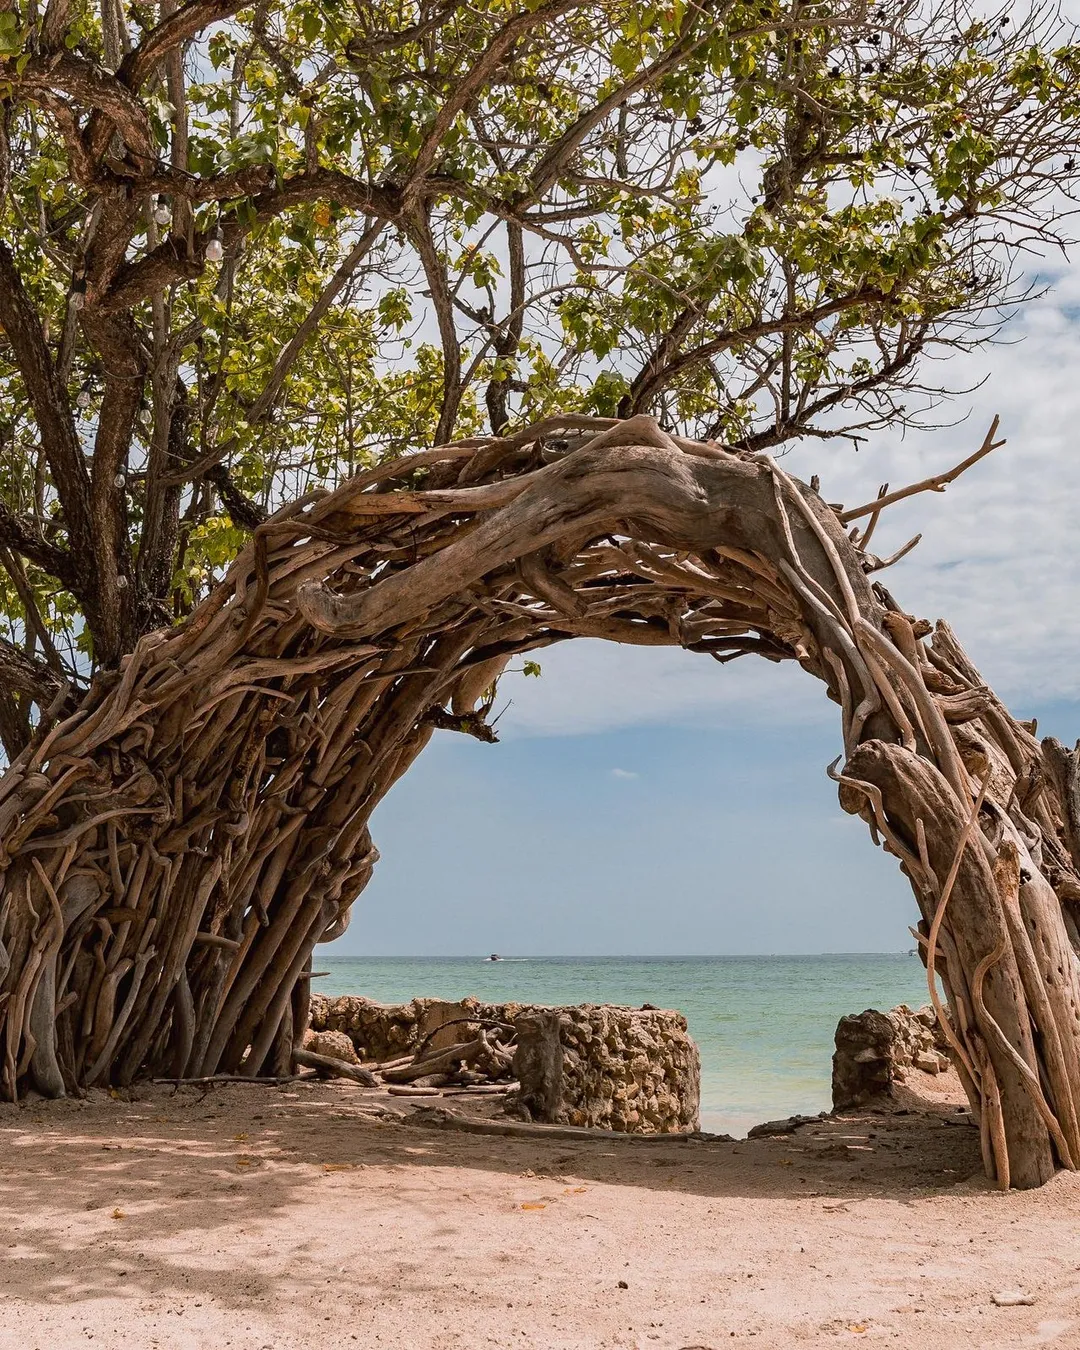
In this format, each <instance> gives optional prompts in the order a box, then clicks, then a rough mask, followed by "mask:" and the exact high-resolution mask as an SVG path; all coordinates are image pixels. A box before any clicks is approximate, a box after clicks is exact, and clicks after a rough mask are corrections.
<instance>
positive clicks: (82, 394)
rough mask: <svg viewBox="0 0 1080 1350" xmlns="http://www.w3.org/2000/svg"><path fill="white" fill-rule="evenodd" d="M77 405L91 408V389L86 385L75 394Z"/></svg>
mask: <svg viewBox="0 0 1080 1350" xmlns="http://www.w3.org/2000/svg"><path fill="white" fill-rule="evenodd" d="M75 406H76V407H77V408H89V406H90V390H89V389H87V388H86V387H85V386H84V387H83V388H82V389H80V390H79V392H78V393H77V394H76V395H75Z"/></svg>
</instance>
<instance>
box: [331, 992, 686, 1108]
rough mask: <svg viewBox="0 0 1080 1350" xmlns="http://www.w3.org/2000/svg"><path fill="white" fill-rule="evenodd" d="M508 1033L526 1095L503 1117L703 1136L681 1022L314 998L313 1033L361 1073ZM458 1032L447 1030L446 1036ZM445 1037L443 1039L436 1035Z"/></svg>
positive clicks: (643, 1015) (597, 1009)
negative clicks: (476, 1037)
mask: <svg viewBox="0 0 1080 1350" xmlns="http://www.w3.org/2000/svg"><path fill="white" fill-rule="evenodd" d="M472 1019H476V1023H475V1024H476V1025H482V1024H483V1022H484V1021H494V1022H499V1023H502V1024H504V1025H512V1026H514V1027H515V1029H516V1030H517V1033H518V1037H517V1043H518V1050H517V1053H516V1055H515V1060H514V1068H515V1072H516V1074H517V1076H518V1079H519V1082H520V1085H521V1086H520V1090H519V1092H518V1093H517V1094H515V1096H514V1097H513V1098H512V1100H511V1101H510V1102H508V1106H507V1109H508V1110H514V1111H515V1112H516V1113H517V1114H519V1115H522V1116H524V1117H525V1118H527V1119H531V1120H541V1121H547V1122H551V1123H557V1124H564V1125H586V1126H592V1127H595V1128H599V1129H606V1130H618V1131H621V1132H626V1133H634V1134H677V1133H687V1132H690V1131H693V1130H696V1129H697V1128H698V1110H699V1102H700V1096H701V1070H700V1059H699V1055H698V1049H697V1046H696V1045H695V1044H694V1042H693V1041H692V1040H691V1038H690V1035H689V1033H688V1031H687V1027H686V1018H685V1017H683V1016H682V1014H681V1013H677V1012H668V1011H664V1010H661V1009H657V1008H640V1009H638V1008H617V1007H612V1006H610V1005H607V1004H597V1005H592V1004H586V1005H582V1006H580V1007H568V1008H546V1007H537V1006H531V1005H527V1004H521V1003H499V1004H496V1003H481V1002H480V1001H479V1000H478V999H475V998H468V999H463V1000H461V1002H459V1003H448V1002H445V1001H444V1000H441V999H425V998H416V999H413V1000H412V1002H411V1003H402V1004H383V1003H374V1002H372V1001H371V1000H370V999H366V998H361V997H358V996H356V995H344V996H342V997H340V998H327V997H326V996H325V995H318V994H315V995H312V999H311V1029H312V1030H313V1031H315V1032H319V1033H321V1032H343V1033H344V1034H345V1035H346V1036H348V1038H349V1040H350V1042H351V1043H352V1045H353V1047H354V1049H355V1051H356V1054H357V1057H358V1059H359V1060H360V1062H361V1063H365V1064H373V1063H385V1062H386V1061H388V1060H393V1059H398V1058H400V1057H401V1056H403V1055H408V1054H411V1053H413V1052H415V1051H416V1050H417V1049H418V1047H419V1046H420V1044H421V1042H423V1041H424V1040H426V1039H428V1038H430V1040H429V1042H428V1043H429V1044H431V1045H434V1046H438V1044H439V1040H440V1038H445V1039H446V1041H447V1044H450V1043H452V1042H453V1041H456V1040H461V1039H463V1038H464V1035H465V1034H466V1033H467V1032H468V1027H469V1022H470V1021H471V1020H472ZM451 1026H452V1027H453V1030H452V1031H451V1030H450V1027H451ZM442 1027H446V1028H447V1029H446V1031H445V1032H444V1031H440V1028H442Z"/></svg>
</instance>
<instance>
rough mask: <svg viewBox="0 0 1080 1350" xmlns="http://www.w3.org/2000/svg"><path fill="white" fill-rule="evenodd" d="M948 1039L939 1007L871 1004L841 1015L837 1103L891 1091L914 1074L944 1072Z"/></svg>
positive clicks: (861, 1101) (842, 1105) (860, 1101)
mask: <svg viewBox="0 0 1080 1350" xmlns="http://www.w3.org/2000/svg"><path fill="white" fill-rule="evenodd" d="M946 1051H947V1043H946V1041H945V1037H944V1035H943V1034H942V1031H941V1028H940V1027H939V1026H938V1023H937V1018H936V1017H935V1016H934V1010H933V1008H930V1007H926V1008H919V1009H918V1010H917V1011H913V1010H912V1009H911V1008H909V1007H908V1006H907V1005H906V1004H904V1003H901V1005H900V1006H899V1007H898V1008H893V1009H892V1010H891V1011H890V1012H878V1011H877V1010H876V1009H875V1008H868V1009H867V1010H866V1011H865V1012H862V1013H852V1014H850V1015H849V1016H847V1017H841V1019H840V1021H839V1023H838V1025H837V1028H836V1053H835V1054H834V1055H833V1072H832V1097H833V1109H834V1110H836V1111H848V1110H851V1109H852V1108H854V1107H858V1106H863V1105H865V1103H867V1102H869V1101H872V1100H873V1099H874V1098H875V1097H883V1096H885V1097H887V1096H889V1095H891V1093H892V1091H893V1088H894V1087H895V1085H896V1084H897V1083H903V1082H904V1081H905V1080H906V1079H907V1078H908V1076H909V1075H911V1074H919V1073H928V1074H938V1073H943V1072H944V1071H945V1070H946V1069H948V1068H949V1067H950V1061H949V1057H948V1054H947V1053H946Z"/></svg>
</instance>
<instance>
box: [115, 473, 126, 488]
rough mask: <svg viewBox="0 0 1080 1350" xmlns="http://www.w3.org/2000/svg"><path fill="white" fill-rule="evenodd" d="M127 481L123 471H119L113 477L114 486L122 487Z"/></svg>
mask: <svg viewBox="0 0 1080 1350" xmlns="http://www.w3.org/2000/svg"><path fill="white" fill-rule="evenodd" d="M126 482H127V479H126V478H125V477H124V475H123V474H122V473H118V474H117V475H116V477H115V478H114V479H113V487H118V488H122V487H123V486H124V484H125V483H126Z"/></svg>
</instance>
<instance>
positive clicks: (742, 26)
mask: <svg viewBox="0 0 1080 1350" xmlns="http://www.w3.org/2000/svg"><path fill="white" fill-rule="evenodd" d="M1078 76H1080V48H1078V47H1077V46H1075V45H1074V43H1073V40H1072V34H1071V32H1070V31H1067V30H1066V29H1064V28H1063V27H1062V26H1061V24H1060V22H1059V21H1058V20H1057V18H1056V17H1055V16H1054V14H1053V13H1052V12H1050V11H1039V10H1036V11H1034V12H1031V11H1025V13H1024V14H1023V15H1021V14H1019V13H1017V14H1015V15H1014V14H1011V13H1009V12H1000V13H998V14H996V15H993V16H986V15H984V14H980V13H977V12H976V11H975V10H974V9H969V8H967V7H965V6H964V5H962V4H957V5H937V6H936V7H933V8H928V7H927V6H925V5H916V4H915V3H907V4H901V5H896V6H881V7H877V6H870V5H866V4H864V3H860V2H858V0H851V2H850V3H849V2H847V0H826V2H823V3H806V2H805V0H754V2H753V3H743V2H741V0H740V2H739V3H733V2H731V0H703V2H702V3H698V4H687V3H684V2H683V0H672V3H670V4H657V5H648V4H644V5H643V4H641V3H637V0H635V2H634V3H623V0H541V2H540V3H536V0H529V2H528V3H525V4H515V3H513V0H472V2H471V3H464V2H463V0H439V2H438V3H431V2H430V0H421V2H420V3H415V4H414V3H397V2H395V3H379V4H366V3H365V4H361V3H355V4H353V5H349V4H346V3H342V0H291V2H289V3H277V4H270V3H265V2H264V3H259V4H258V5H256V6H254V7H252V6H250V5H241V4H238V3H234V0H187V3H184V4H180V5H177V4H175V3H174V2H173V0H159V3H157V4H153V3H150V4H144V3H137V2H136V0H133V3H132V4H131V5H130V6H129V7H128V8H127V9H125V8H124V7H123V6H122V5H121V4H120V0H100V6H93V5H90V4H86V3H84V2H83V0H48V3H47V4H46V5H45V6H44V7H43V8H42V7H41V6H39V5H37V4H35V3H34V0H24V3H20V4H17V5H13V6H12V7H11V8H8V9H5V10H3V11H2V12H0V97H2V99H3V114H2V124H0V131H2V135H0V188H2V192H3V198H2V212H3V215H2V222H3V223H2V230H0V235H2V240H3V242H0V326H2V329H3V333H2V336H0V400H2V402H0V613H2V615H3V618H4V621H5V624H6V630H5V631H6V634H7V636H6V638H0V673H2V675H3V676H4V686H5V687H4V688H2V689H0V737H2V739H3V743H4V746H5V748H6V750H7V751H8V753H9V754H12V753H14V752H16V751H17V750H18V749H19V748H20V747H21V746H22V745H23V744H25V743H26V741H27V739H28V738H29V737H30V736H31V734H32V730H33V725H34V720H35V717H36V715H37V710H39V709H41V708H42V707H44V706H46V705H48V703H49V702H50V700H63V699H65V698H67V699H70V698H71V697H73V696H74V695H76V694H77V693H78V691H79V690H80V689H81V688H84V687H85V686H86V684H87V682H88V681H89V680H90V679H91V678H92V677H93V675H94V672H95V671H97V670H107V669H110V668H115V667H116V666H117V665H118V664H119V662H120V661H121V659H122V657H123V656H124V654H125V653H127V652H129V651H130V650H131V649H132V648H133V646H134V643H135V642H136V641H137V639H138V638H139V637H140V636H141V635H142V634H143V633H145V632H147V631H149V630H151V629H153V628H156V627H160V626H162V625H167V624H170V623H173V622H175V621H176V620H177V619H178V618H181V617H183V616H184V615H186V614H187V613H189V612H190V611H191V609H192V607H193V606H194V605H195V604H197V603H198V602H199V600H200V599H202V598H204V597H205V596H206V595H207V594H208V592H209V589H210V588H211V586H212V585H213V584H214V582H215V580H216V579H217V578H218V577H219V576H220V575H221V573H222V570H223V568H224V567H225V566H226V565H227V564H228V562H230V561H231V560H232V558H233V557H234V556H235V555H236V553H237V551H238V550H239V548H240V546H241V544H242V543H243V541H244V538H245V537H246V534H247V532H249V531H250V530H251V529H252V528H253V527H255V526H257V525H258V524H259V523H260V522H261V521H262V520H263V519H264V518H265V517H266V515H267V513H268V512H272V511H274V510H275V509H277V508H279V507H280V506H281V505H283V504H284V503H286V502H288V501H289V500H291V499H294V498H296V497H300V496H302V495H303V494H305V493H307V492H311V491H314V490H318V489H321V488H326V487H333V486H335V485H336V484H337V483H339V482H340V481H342V480H343V479H344V478H346V477H348V476H349V475H351V474H352V473H354V472H355V471H356V470H357V469H359V468H361V467H363V466H365V465H368V464H370V463H371V462H372V461H373V460H376V459H379V458H382V457H384V456H387V455H398V454H401V453H402V452H406V451H409V450H411V449H413V448H416V447H421V446H430V445H433V444H440V443H446V442H449V441H452V440H454V439H455V438H458V439H460V438H476V437H482V436H484V435H486V434H491V433H496V432H506V431H507V430H512V429H513V428H514V427H515V426H518V425H523V424H527V423H533V422H535V421H537V420H538V419H541V418H544V417H546V416H549V415H551V414H554V413H567V414H570V413H584V414H590V415H594V416H605V417H610V416H629V415H632V414H636V413H642V412H644V413H649V414H651V415H653V416H655V417H656V418H657V419H658V421H659V422H660V424H661V425H662V426H664V427H666V428H667V429H669V430H671V431H679V432H683V433H685V434H689V435H693V436H695V437H698V438H701V439H704V440H713V441H717V442H719V443H721V444H722V445H725V446H729V447H734V448H738V449H741V450H744V451H746V452H754V451H764V450H775V449H776V448H777V447H782V446H783V445H785V444H786V443H788V442H790V441H791V440H792V439H794V438H798V437H803V436H816V437H822V438H838V437H839V438H845V437H846V438H848V439H849V440H850V439H857V438H859V437H861V436H865V435H867V434H868V433H869V432H870V431H872V430H873V429H874V428H877V427H881V426H883V425H887V424H893V425H895V424H896V423H897V422H907V421H912V420H917V419H918V418H919V417H920V416H922V415H923V414H925V413H926V412H927V411H928V409H930V408H931V407H932V406H933V403H934V399H935V396H936V391H935V388H934V386H933V382H932V380H930V378H929V376H928V375H927V372H926V366H925V359H924V358H926V357H927V356H929V355H932V354H934V352H935V351H936V350H939V349H941V348H943V347H944V348H948V347H952V346H957V345H959V346H964V345H967V344H972V343H976V342H979V341H981V340H983V339H984V338H985V337H986V336H987V335H988V334H989V333H991V332H992V331H993V330H994V328H995V326H996V324H997V323H998V322H999V321H1000V319H1001V317H1002V316H1003V315H1004V314H1005V313H1007V312H1008V309H1009V307H1010V306H1011V305H1013V304H1015V303H1016V302H1018V301H1019V300H1021V299H1022V298H1023V296H1024V294H1025V290H1024V286H1025V282H1024V280H1023V276H1022V268H1021V264H1022V262H1023V261H1024V259H1025V256H1026V255H1027V254H1030V252H1032V251H1033V250H1034V251H1036V252H1037V251H1039V250H1040V249H1042V248H1044V247H1045V246H1047V245H1048V244H1058V243H1064V242H1066V241H1065V238H1064V235H1063V230H1064V229H1065V225H1064V223H1063V222H1065V221H1066V220H1067V216H1068V200H1069V197H1070V193H1071V189H1072V186H1073V184H1074V183H1075V182H1076V178H1077V174H1078V172H1080V170H1078V169H1077V167H1076V143H1077V119H1078V116H1080V95H1078V93H1077V90H1078V85H1080V81H1078ZM419 476H420V475H419V474H418V481H419Z"/></svg>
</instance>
